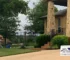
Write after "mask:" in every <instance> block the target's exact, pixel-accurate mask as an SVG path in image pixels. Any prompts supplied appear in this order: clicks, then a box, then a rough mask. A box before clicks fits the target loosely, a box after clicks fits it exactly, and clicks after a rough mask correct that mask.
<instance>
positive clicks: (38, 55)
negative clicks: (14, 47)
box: [0, 50, 70, 60]
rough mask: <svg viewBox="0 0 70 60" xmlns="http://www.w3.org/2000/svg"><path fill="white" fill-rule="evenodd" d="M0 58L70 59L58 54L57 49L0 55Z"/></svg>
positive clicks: (25, 59) (28, 59)
mask: <svg viewBox="0 0 70 60" xmlns="http://www.w3.org/2000/svg"><path fill="white" fill-rule="evenodd" d="M0 60H70V57H62V56H60V51H59V50H42V51H39V52H33V53H26V54H19V55H12V56H7V57H0Z"/></svg>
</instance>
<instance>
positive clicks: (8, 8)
mask: <svg viewBox="0 0 70 60" xmlns="http://www.w3.org/2000/svg"><path fill="white" fill-rule="evenodd" d="M27 8H28V6H27V3H26V2H25V1H24V0H0V34H2V35H3V36H4V38H13V36H15V34H16V33H15V31H16V30H18V26H19V22H20V21H19V20H18V13H24V14H26V10H27Z"/></svg>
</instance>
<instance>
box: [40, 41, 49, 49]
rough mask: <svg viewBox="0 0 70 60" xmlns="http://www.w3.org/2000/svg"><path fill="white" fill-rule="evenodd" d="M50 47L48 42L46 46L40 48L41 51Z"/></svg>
mask: <svg viewBox="0 0 70 60" xmlns="http://www.w3.org/2000/svg"><path fill="white" fill-rule="evenodd" d="M49 46H50V42H48V43H47V44H44V46H41V49H47V48H49Z"/></svg>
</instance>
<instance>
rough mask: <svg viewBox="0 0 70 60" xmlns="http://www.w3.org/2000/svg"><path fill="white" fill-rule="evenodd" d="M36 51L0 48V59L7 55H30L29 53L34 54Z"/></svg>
mask: <svg viewBox="0 0 70 60" xmlns="http://www.w3.org/2000/svg"><path fill="white" fill-rule="evenodd" d="M36 51H38V50H32V49H18V48H11V49H6V48H1V49H0V57H2V56H9V55H16V54H24V53H30V52H36Z"/></svg>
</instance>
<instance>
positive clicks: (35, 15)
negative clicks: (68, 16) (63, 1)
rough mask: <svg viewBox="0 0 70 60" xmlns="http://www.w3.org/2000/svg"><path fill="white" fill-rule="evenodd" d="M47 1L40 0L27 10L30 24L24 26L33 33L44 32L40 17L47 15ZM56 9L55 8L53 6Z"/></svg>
mask: <svg viewBox="0 0 70 60" xmlns="http://www.w3.org/2000/svg"><path fill="white" fill-rule="evenodd" d="M47 7H48V6H47V2H46V0H40V2H39V3H38V4H37V5H35V7H34V8H33V9H32V10H30V11H29V12H28V18H29V21H30V22H31V25H30V26H25V29H27V30H30V31H32V30H33V31H35V33H44V21H43V20H41V19H40V17H42V16H44V15H47ZM55 11H57V8H55Z"/></svg>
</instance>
